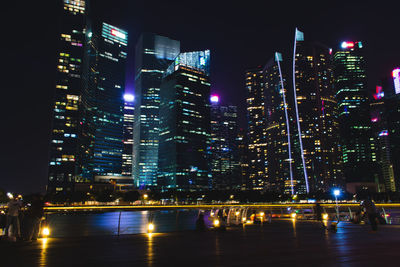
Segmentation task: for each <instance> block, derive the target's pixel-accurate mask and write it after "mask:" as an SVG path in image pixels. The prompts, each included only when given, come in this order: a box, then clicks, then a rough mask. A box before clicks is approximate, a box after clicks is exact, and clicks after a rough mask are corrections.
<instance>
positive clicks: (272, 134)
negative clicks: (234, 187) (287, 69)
mask: <svg viewBox="0 0 400 267" xmlns="http://www.w3.org/2000/svg"><path fill="white" fill-rule="evenodd" d="M276 55H280V54H279V53H277V54H276ZM278 60H279V61H281V60H282V59H281V58H280V56H276V57H275V58H272V59H271V60H270V61H269V62H268V63H267V64H266V65H265V67H264V73H265V109H266V128H265V136H266V144H267V145H266V149H267V157H266V162H267V177H268V184H269V190H271V191H275V192H280V193H283V192H284V193H286V194H296V193H298V191H297V185H298V183H299V181H298V179H296V177H294V176H293V166H292V165H293V164H291V163H293V159H292V158H293V151H292V142H291V139H292V135H291V134H290V133H291V130H290V129H291V128H293V125H292V123H291V119H290V111H291V108H290V106H289V104H288V102H289V101H288V92H289V91H288V90H287V89H286V88H285V86H286V83H285V82H284V79H283V77H281V76H280V75H281V74H280V72H282V71H280V69H279V67H280V65H278ZM281 78H282V79H281ZM282 83H283V86H282Z"/></svg>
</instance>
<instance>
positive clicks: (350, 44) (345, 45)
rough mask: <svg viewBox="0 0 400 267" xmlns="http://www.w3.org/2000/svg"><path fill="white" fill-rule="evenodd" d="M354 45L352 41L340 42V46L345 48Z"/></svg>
mask: <svg viewBox="0 0 400 267" xmlns="http://www.w3.org/2000/svg"><path fill="white" fill-rule="evenodd" d="M353 47H354V43H353V42H342V48H344V49H346V48H353Z"/></svg>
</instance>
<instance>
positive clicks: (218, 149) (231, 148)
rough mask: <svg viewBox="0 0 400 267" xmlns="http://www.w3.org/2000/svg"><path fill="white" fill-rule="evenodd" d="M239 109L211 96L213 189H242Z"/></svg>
mask: <svg viewBox="0 0 400 267" xmlns="http://www.w3.org/2000/svg"><path fill="white" fill-rule="evenodd" d="M237 124H238V122H237V107H236V106H232V105H228V106H223V105H221V104H220V102H219V97H218V96H216V95H212V96H211V144H210V151H211V158H212V160H211V165H212V166H211V169H212V176H213V183H212V187H213V189H218V190H226V189H238V188H241V182H242V181H241V174H240V168H239V158H238V157H239V155H238V147H237V137H238V125H237Z"/></svg>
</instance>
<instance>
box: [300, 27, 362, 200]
mask: <svg viewBox="0 0 400 267" xmlns="http://www.w3.org/2000/svg"><path fill="white" fill-rule="evenodd" d="M295 32H296V33H295V36H294V48H293V96H294V99H297V93H296V43H297V41H301V40H298V39H297V36H298V33H297V32H298V30H297V28H296V31H295ZM303 39H304V38H303ZM342 45H343V44H342ZM353 46H354V44H353ZM294 106H295V110H296V119H297V130H298V132H299V144H300V152H301V160H302V163H303V173H304V180H305V182H306V191H307V194H308V193H309V192H310V188H309V186H308V177H307V168H306V161H305V159H304V149H303V141H302V134H301V127H300V118H299V108H298V106H297V100H295V101H294Z"/></svg>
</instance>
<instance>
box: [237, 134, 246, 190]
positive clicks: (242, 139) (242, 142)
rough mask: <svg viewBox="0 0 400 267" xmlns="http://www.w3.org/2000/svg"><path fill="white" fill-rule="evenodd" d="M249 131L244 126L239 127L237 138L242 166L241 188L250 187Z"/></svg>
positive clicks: (240, 164)
mask: <svg viewBox="0 0 400 267" xmlns="http://www.w3.org/2000/svg"><path fill="white" fill-rule="evenodd" d="M247 143H248V142H247V131H246V129H244V128H239V130H238V136H237V138H236V144H237V149H238V156H239V166H240V174H241V182H240V189H241V190H246V189H247V188H249V186H248V181H249V178H248V177H249V176H248V169H249V163H248V162H249V161H248V153H247V151H248V145H247Z"/></svg>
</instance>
